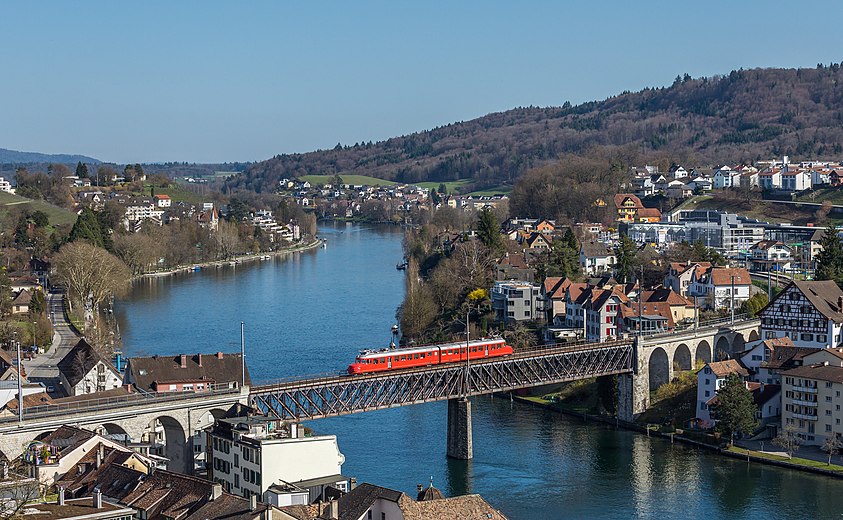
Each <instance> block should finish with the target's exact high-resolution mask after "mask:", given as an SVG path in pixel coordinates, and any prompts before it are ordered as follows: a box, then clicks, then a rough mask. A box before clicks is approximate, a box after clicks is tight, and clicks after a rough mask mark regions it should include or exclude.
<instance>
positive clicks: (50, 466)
mask: <svg viewBox="0 0 843 520" xmlns="http://www.w3.org/2000/svg"><path fill="white" fill-rule="evenodd" d="M112 452H117V453H120V454H121V456H120V460H121V461H122V462H121V465H123V466H127V467H132V468H134V469H136V470H139V471H141V472H142V473H149V470H150V468H151V467H152V461H151V460H149V459H147V458H146V457H144V456H143V455H140V454H138V453H135V452H134V451H132V450H131V449H129V448H127V447H126V446H124V445H122V444H120V443H119V442H115V441H113V440H111V439H109V438H107V437H103V436H101V435H97V434H96V433H94V432H92V431H89V430H83V429H81V428H76V427H74V426H67V425H63V426H60V427H59V428H57V429H56V430H54V431H53V432H51V433H49V434H48V435H47V436H46V437H44V438H42V439H41V440H34V441H32V442H30V443H29V444H28V445H27V446H26V447H25V449H24V451H23V456H22V458H21V460H22V462H23V464H24V467H25V468H26V471H27V473H28V475H29V476H30V477H32V478H34V479H36V480H38V481H39V482H42V483H43V484H44V485H47V486H50V485H52V484H53V483H54V482H56V481H57V480H59V479H60V478H61V477H63V476H64V475H65V474H66V473H68V472H70V471H71V470H73V471H76V472H78V473H80V474H81V473H82V472H83V471H82V470H84V466H93V467H95V468H98V467H100V465H102V463H103V461H104V460H105V459H106V457H107V456H109V454H111V453H112ZM80 465H81V466H82V467H80Z"/></svg>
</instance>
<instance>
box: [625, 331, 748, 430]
mask: <svg viewBox="0 0 843 520" xmlns="http://www.w3.org/2000/svg"><path fill="white" fill-rule="evenodd" d="M759 325H760V320H758V319H754V320H745V321H740V322H735V323H734V324H730V323H724V324H722V325H720V326H714V327H705V328H700V329H699V330H688V331H683V332H679V333H670V334H658V335H653V336H645V337H642V338H638V341H636V348H635V370H634V372H633V373H632V374H622V375H620V376H619V381H618V385H619V389H618V390H619V394H618V395H619V397H618V400H619V403H618V404H619V407H618V410H619V418H620V419H623V420H627V421H631V420H632V419H634V418H635V416H636V415H638V414H640V413H642V412H644V411H645V410H647V408H648V407H649V405H650V402H649V400H650V390H654V389H656V388H658V387H659V386H660V385H662V384H664V383H667V382H668V381H671V380H673V378H674V374H675V373H676V372H678V371H682V370H692V369H693V368H694V367H695V366H696V365H697V364H698V363H708V362H710V361H718V360H722V359H727V358H731V357H733V355H734V354H736V353H738V352H741V351H742V350H744V345H745V344H746V343H749V342H751V341H756V340H758V339H759V335H758V328H759Z"/></svg>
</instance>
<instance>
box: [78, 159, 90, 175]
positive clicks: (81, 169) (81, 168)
mask: <svg viewBox="0 0 843 520" xmlns="http://www.w3.org/2000/svg"><path fill="white" fill-rule="evenodd" d="M76 176H77V177H79V178H80V179H87V178H88V165H87V164H84V163H82V161H79V162H78V163H76Z"/></svg>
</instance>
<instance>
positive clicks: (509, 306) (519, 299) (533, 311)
mask: <svg viewBox="0 0 843 520" xmlns="http://www.w3.org/2000/svg"><path fill="white" fill-rule="evenodd" d="M540 291H541V287H539V286H538V285H533V284H532V283H530V282H525V281H516V280H507V281H498V282H495V285H494V286H493V287H492V290H491V299H492V310H493V311H494V312H495V319H496V320H497V321H500V322H505V323H513V322H518V321H530V320H537V319H541V318H542V317H543V316H542V312H540V311H543V310H544V302H543V301H542V299H541V296H540Z"/></svg>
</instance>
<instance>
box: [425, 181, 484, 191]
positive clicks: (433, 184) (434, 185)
mask: <svg viewBox="0 0 843 520" xmlns="http://www.w3.org/2000/svg"><path fill="white" fill-rule="evenodd" d="M469 183H471V179H460V180H458V181H445V182H442V181H428V182H417V183H415V186H418V187H419V188H427V189H430V190H438V189H439V186H440V185H441V184H444V185H445V189H446V190H448V193H454V192H458V193H459V191H460V188H462V187H463V186H465V185H466V184H469Z"/></svg>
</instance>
